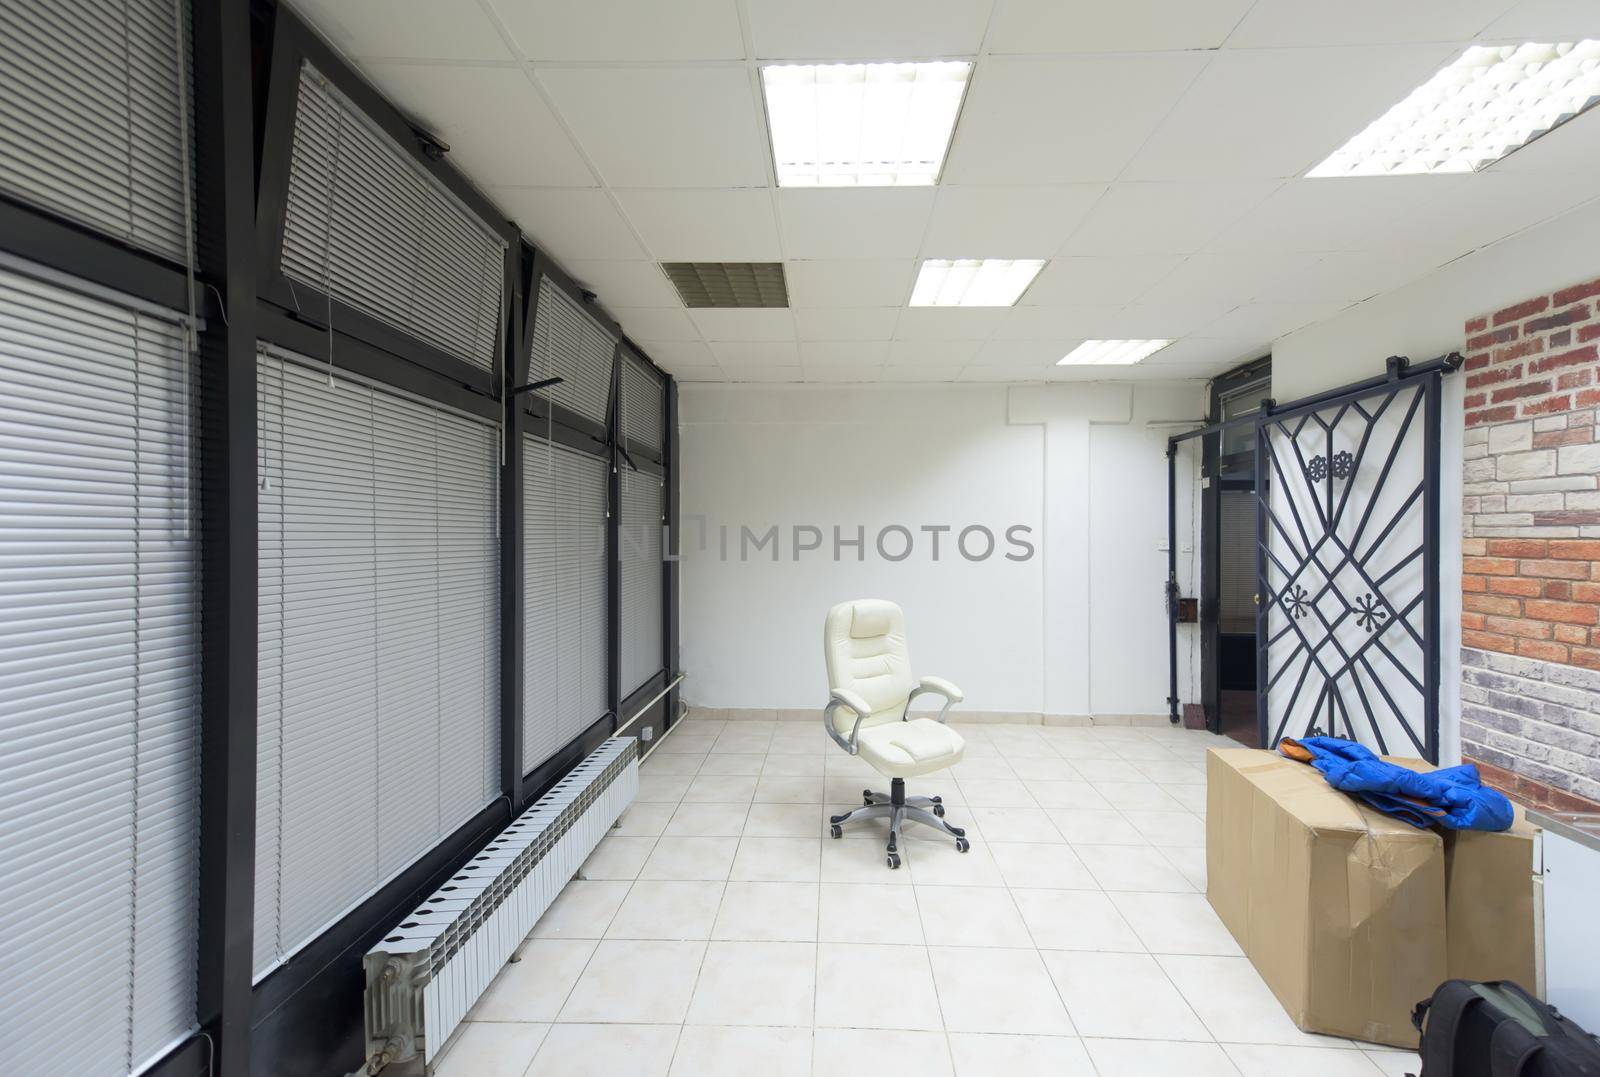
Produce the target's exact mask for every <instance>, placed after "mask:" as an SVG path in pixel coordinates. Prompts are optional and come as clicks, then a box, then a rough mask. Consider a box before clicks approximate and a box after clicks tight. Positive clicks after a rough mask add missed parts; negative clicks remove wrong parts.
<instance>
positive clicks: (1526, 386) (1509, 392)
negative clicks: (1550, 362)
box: [1489, 378, 1554, 404]
mask: <svg viewBox="0 0 1600 1077" xmlns="http://www.w3.org/2000/svg"><path fill="white" fill-rule="evenodd" d="M1553 388H1554V386H1553V385H1551V384H1550V380H1549V379H1548V378H1546V379H1545V380H1544V381H1530V382H1525V383H1523V384H1522V385H1508V386H1506V387H1505V388H1504V389H1496V390H1495V391H1494V392H1492V393H1490V394H1489V402H1490V403H1492V404H1498V403H1500V402H1502V401H1505V400H1521V399H1522V398H1523V397H1525V396H1543V395H1544V394H1545V393H1548V392H1549V391H1550V390H1551V389H1553Z"/></svg>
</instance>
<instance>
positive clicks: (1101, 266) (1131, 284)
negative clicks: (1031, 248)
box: [1018, 254, 1183, 307]
mask: <svg viewBox="0 0 1600 1077" xmlns="http://www.w3.org/2000/svg"><path fill="white" fill-rule="evenodd" d="M1181 261H1183V256H1182V255H1179V254H1135V255H1126V256H1104V257H1098V258H1092V257H1083V258H1053V259H1051V260H1050V262H1049V264H1047V265H1046V266H1045V267H1044V269H1043V270H1042V271H1040V273H1039V275H1038V276H1037V277H1035V278H1034V280H1033V283H1032V284H1031V285H1029V286H1028V290H1027V292H1026V293H1024V294H1023V296H1022V299H1021V300H1020V301H1019V303H1018V306H1019V307H1029V306H1041V307H1057V306H1059V307H1067V306H1121V305H1123V304H1125V303H1131V302H1133V301H1134V300H1135V299H1137V298H1138V297H1139V293H1141V292H1143V291H1144V290H1145V289H1146V288H1149V287H1150V286H1151V285H1152V284H1154V283H1155V282H1156V281H1158V280H1160V279H1161V278H1162V277H1164V276H1166V275H1167V274H1168V273H1170V272H1172V270H1173V269H1174V267H1176V266H1177V264H1178V263H1179V262H1181Z"/></svg>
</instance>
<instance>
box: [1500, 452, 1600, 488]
mask: <svg viewBox="0 0 1600 1077" xmlns="http://www.w3.org/2000/svg"><path fill="white" fill-rule="evenodd" d="M1571 447H1572V448H1582V447H1584V446H1571ZM1562 451H1563V452H1564V451H1565V449H1563V450H1562ZM1562 470H1563V472H1565V473H1569V474H1570V473H1572V472H1577V471H1594V470H1600V469H1597V468H1587V467H1576V466H1574V467H1570V468H1563V469H1562ZM1555 473H1556V453H1555V450H1554V449H1535V450H1533V451H1532V452H1511V453H1504V454H1502V455H1501V456H1499V457H1498V458H1496V460H1495V477H1496V478H1498V479H1500V480H1501V481H1503V482H1509V481H1511V480H1512V479H1538V478H1543V477H1544V476H1546V475H1554V474H1555Z"/></svg>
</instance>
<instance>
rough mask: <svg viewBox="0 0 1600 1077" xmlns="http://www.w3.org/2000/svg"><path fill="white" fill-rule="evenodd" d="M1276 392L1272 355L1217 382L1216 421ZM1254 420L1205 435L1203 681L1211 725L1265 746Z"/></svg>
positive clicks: (1246, 411) (1252, 407) (1215, 730)
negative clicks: (1260, 714)
mask: <svg viewBox="0 0 1600 1077" xmlns="http://www.w3.org/2000/svg"><path fill="white" fill-rule="evenodd" d="M1271 395H1272V365H1271V359H1270V357H1267V358H1262V359H1258V360H1256V361H1255V362H1252V363H1247V364H1245V365H1244V366H1242V367H1239V368H1238V369H1236V370H1233V371H1230V372H1229V373H1227V374H1224V375H1223V376H1222V377H1220V378H1218V379H1217V380H1216V381H1214V382H1212V385H1211V401H1210V408H1209V411H1210V414H1209V416H1208V419H1209V421H1210V422H1213V423H1220V422H1226V421H1228V420H1229V419H1236V418H1239V417H1241V416H1245V415H1249V414H1251V413H1253V412H1255V411H1258V410H1259V409H1260V406H1261V401H1262V400H1263V399H1264V398H1266V397H1269V396H1271ZM1254 429H1255V428H1254V427H1253V426H1251V425H1249V424H1245V425H1241V426H1237V427H1233V428H1230V429H1226V430H1221V431H1218V432H1216V433H1213V434H1208V435H1206V436H1205V437H1204V439H1203V445H1202V456H1201V479H1200V483H1201V497H1200V662H1201V669H1200V687H1201V697H1202V703H1203V705H1204V707H1205V714H1206V725H1207V726H1208V727H1209V728H1210V729H1211V731H1212V732H1213V733H1221V734H1223V735H1224V736H1228V737H1231V738H1232V739H1234V740H1236V741H1238V742H1239V743H1241V744H1245V745H1248V746H1250V747H1258V746H1259V741H1260V725H1259V722H1258V721H1257V713H1256V687H1257V686H1256V669H1257V663H1256V593H1255V592H1256V498H1255V435H1254Z"/></svg>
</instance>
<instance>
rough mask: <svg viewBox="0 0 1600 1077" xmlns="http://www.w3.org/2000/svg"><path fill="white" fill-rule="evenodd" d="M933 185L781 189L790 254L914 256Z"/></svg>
mask: <svg viewBox="0 0 1600 1077" xmlns="http://www.w3.org/2000/svg"><path fill="white" fill-rule="evenodd" d="M933 195H934V192H933V190H932V188H927V187H923V188H907V187H876V188H854V189H848V190H847V189H844V188H830V189H826V190H794V189H790V190H783V191H779V192H778V218H779V223H780V225H781V227H782V229H783V251H784V255H785V256H786V257H788V258H915V257H916V255H917V250H918V249H919V248H920V247H921V245H922V233H923V231H924V229H925V228H926V226H927V223H928V214H929V213H930V212H931V211H932V209H933Z"/></svg>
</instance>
